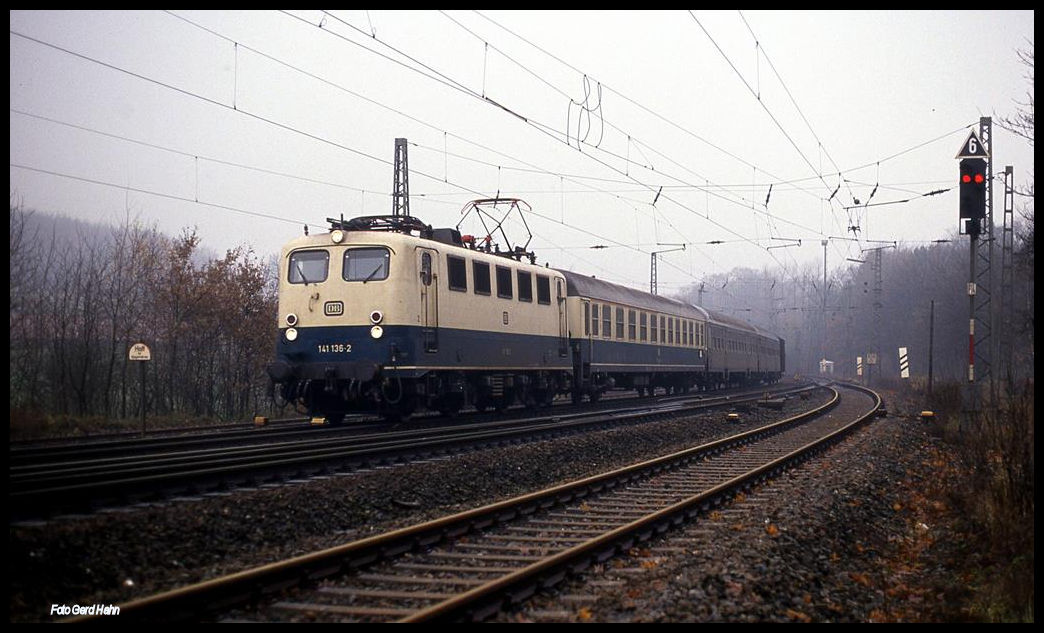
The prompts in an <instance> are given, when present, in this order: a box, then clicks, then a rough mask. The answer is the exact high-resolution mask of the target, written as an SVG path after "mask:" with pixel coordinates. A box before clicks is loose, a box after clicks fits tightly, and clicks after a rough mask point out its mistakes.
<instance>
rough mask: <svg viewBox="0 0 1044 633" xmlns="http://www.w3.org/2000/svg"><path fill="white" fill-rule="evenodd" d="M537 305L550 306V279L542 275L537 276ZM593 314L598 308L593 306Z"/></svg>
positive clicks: (596, 331)
mask: <svg viewBox="0 0 1044 633" xmlns="http://www.w3.org/2000/svg"><path fill="white" fill-rule="evenodd" d="M536 279H537V303H542V304H544V305H546V306H547V305H551V279H550V278H549V277H546V276H544V275H537V276H536ZM595 312H596V313H597V312H598V306H597V305H596V306H595ZM595 334H598V329H597V327H596V328H595Z"/></svg>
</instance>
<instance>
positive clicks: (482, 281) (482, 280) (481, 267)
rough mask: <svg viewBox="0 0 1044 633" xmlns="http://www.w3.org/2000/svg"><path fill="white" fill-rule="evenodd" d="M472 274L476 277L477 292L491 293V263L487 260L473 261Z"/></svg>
mask: <svg viewBox="0 0 1044 633" xmlns="http://www.w3.org/2000/svg"><path fill="white" fill-rule="evenodd" d="M471 274H472V277H474V278H475V294H477V295H486V296H489V294H490V288H491V286H490V284H489V264H487V263H486V262H471Z"/></svg>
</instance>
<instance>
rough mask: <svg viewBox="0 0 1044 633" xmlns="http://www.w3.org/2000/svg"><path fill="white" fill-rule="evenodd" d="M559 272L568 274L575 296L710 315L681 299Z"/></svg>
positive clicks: (570, 290) (569, 289)
mask: <svg viewBox="0 0 1044 633" xmlns="http://www.w3.org/2000/svg"><path fill="white" fill-rule="evenodd" d="M559 272H561V273H562V274H563V275H565V278H566V283H567V286H568V287H567V290H566V294H568V295H569V296H571V297H590V298H592V299H600V300H604V301H612V302H613V303H622V304H624V305H629V306H634V307H636V308H643V309H645V310H650V311H654V312H665V313H669V314H674V315H678V316H688V317H690V318H694V319H701V320H702V319H706V318H707V311H706V310H704V309H703V308H700V307H699V306H694V305H690V304H688V303H685V302H682V301H678V300H677V299H669V298H667V297H661V296H659V295H654V294H650V293H648V292H643V291H641V290H637V289H635V288H628V287H627V286H621V285H619V284H614V283H612V282H609V281H605V280H602V279H597V278H595V277H590V276H588V275H581V274H579V273H574V272H572V271H569V270H561V269H560V270H559Z"/></svg>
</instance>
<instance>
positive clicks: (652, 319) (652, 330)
mask: <svg viewBox="0 0 1044 633" xmlns="http://www.w3.org/2000/svg"><path fill="white" fill-rule="evenodd" d="M657 336H658V335H657V330H656V315H655V314H650V315H649V340H650V341H652V342H653V343H656V342H657V338H656V337H657Z"/></svg>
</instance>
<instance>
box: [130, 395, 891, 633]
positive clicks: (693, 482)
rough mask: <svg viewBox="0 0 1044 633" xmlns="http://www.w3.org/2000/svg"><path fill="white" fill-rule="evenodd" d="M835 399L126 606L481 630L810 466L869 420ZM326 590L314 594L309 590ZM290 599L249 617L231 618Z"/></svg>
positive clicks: (849, 399)
mask: <svg viewBox="0 0 1044 633" xmlns="http://www.w3.org/2000/svg"><path fill="white" fill-rule="evenodd" d="M845 394H846V395H845V397H844V398H843V399H842V398H841V397H840V396H839V395H837V394H836V393H835V398H834V399H833V400H832V401H831V402H830V403H828V404H826V405H823V406H822V407H819V408H818V409H816V410H815V411H814V412H809V413H806V414H802V415H799V416H795V417H794V418H790V419H788V420H784V421H781V422H777V423H774V424H771V425H767V426H765V427H761V428H759V429H754V430H752V431H747V432H744V433H740V434H737V435H734V436H731V437H728V438H724V439H721V440H717V441H714V442H710V443H708V444H704V445H701V446H698V447H694V448H691V449H687V450H684V451H680V452H677V453H674V454H671V455H667V456H663V457H659V458H656V459H653V460H649V461H645V462H642V463H640V464H635V465H632V466H629V467H627V468H622V469H617V470H614V471H612V472H608V473H604V474H601V475H597V476H594V477H588V478H586V479H583V480H580V481H576V482H572V483H569V484H563V485H559V486H556V487H553V488H550V489H547V490H544V491H540V492H536V493H531V494H527V495H524V496H521V497H518V498H515V499H511V500H508V501H504V502H500V503H496V504H492V505H489V506H485V507H483V508H477V509H474V510H470V511H467V512H463V513H460V514H457V515H453V516H450V517H445V518H443V519H439V520H436V521H429V522H427V523H423V524H420V525H417V526H413V527H409V528H404V529H400V530H395V531H393V532H389V533H386V534H382V535H379V536H375V537H371V538H367V539H363V540H361V541H356V542H353V543H348V544H346V545H342V546H339V547H335V548H332V549H329V550H324V551H321V552H316V553H313V554H309V555H306V556H302V557H298V558H295V559H291V560H288V561H283V562H280V563H274V564H271V565H266V566H263V567H260V568H256V569H252V570H248V571H244V572H240V573H237V574H233V575H231V576H227V577H224V578H219V579H216V580H211V581H207V582H204V583H200V584H197V585H192V586H189V587H185V588H181V589H177V590H174V591H171V592H167V593H165V594H160V595H157V596H152V597H149V598H144V599H141V600H137V601H134V602H131V603H128V604H126V605H121V615H124V616H125V617H132V618H143V619H150V620H151V619H159V618H163V619H165V620H166V619H170V618H177V617H182V618H189V619H198V618H199V617H201V613H209V614H213V613H214V612H218V613H219V615H218V616H217V618H218V619H233V620H235V619H248V620H264V621H269V620H336V621H346V620H347V621H352V620H358V621H381V620H389V619H391V620H401V621H423V620H439V619H470V620H480V619H484V618H486V617H488V616H489V615H491V614H493V613H495V612H496V611H498V610H500V609H501V608H503V607H505V606H508V605H511V604H516V603H518V602H520V601H522V600H524V599H525V598H527V597H528V596H530V595H532V594H533V593H534V592H535V591H537V590H539V589H541V588H545V587H549V586H552V585H554V584H556V583H557V582H559V581H560V580H561V579H562V578H564V577H566V576H567V575H569V574H572V573H575V572H578V571H581V570H584V569H586V568H588V567H589V566H590V565H592V564H594V563H597V562H601V561H605V560H607V559H609V558H611V557H612V556H614V555H616V554H617V553H619V552H626V551H627V550H628V549H629V548H631V547H632V546H633V545H635V544H636V543H638V542H641V541H646V540H648V539H650V538H652V537H654V536H655V535H657V534H660V533H662V532H665V531H667V530H668V529H670V528H671V527H672V526H674V525H677V524H680V523H681V522H683V521H685V520H687V519H691V518H694V517H697V516H699V515H700V514H701V513H704V512H707V511H708V510H710V509H712V508H714V507H716V506H718V505H720V504H721V503H723V502H724V501H725V500H727V499H729V498H731V497H733V496H734V495H735V494H736V493H737V492H739V491H742V490H744V489H749V488H750V487H751V486H754V485H757V484H759V483H761V482H763V481H765V480H766V479H768V478H771V477H773V476H774V475H775V474H777V473H779V472H780V471H782V470H783V469H785V468H787V467H789V466H791V465H793V464H795V463H797V462H800V461H802V460H805V459H808V458H809V457H810V456H812V455H814V454H816V453H818V452H820V451H822V450H824V449H825V448H827V447H828V446H830V445H831V444H832V443H834V442H836V441H838V440H839V439H840V438H842V437H843V436H844V435H845V434H847V433H848V432H850V431H851V430H853V429H854V428H856V427H857V426H858V425H859V424H861V423H863V422H865V421H866V420H868V419H869V418H870V417H872V416H873V415H874V413H875V411H876V410H877V408H878V407H879V406H880V399H879V398H878V397H877V396H876V394H873V393H872V392H869V393H863V391H862V390H860V391H858V392H857V391H856V390H855V389H853V388H846V390H845ZM319 579H326V580H322V582H320V583H319V584H318V586H316V584H315V581H317V580H319ZM287 587H294V589H293V590H292V591H291V595H289V596H286V595H284V596H282V597H280V598H279V599H277V600H276V601H274V602H268V603H264V604H263V605H262V606H261V607H260V608H258V609H254V608H251V609H248V610H238V611H234V612H229V611H227V609H225V608H224V607H226V606H227V605H228V604H234V603H244V602H249V601H251V600H256V599H258V598H259V597H261V596H262V595H263V594H269V593H275V592H276V591H279V590H282V589H285V588H287Z"/></svg>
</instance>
